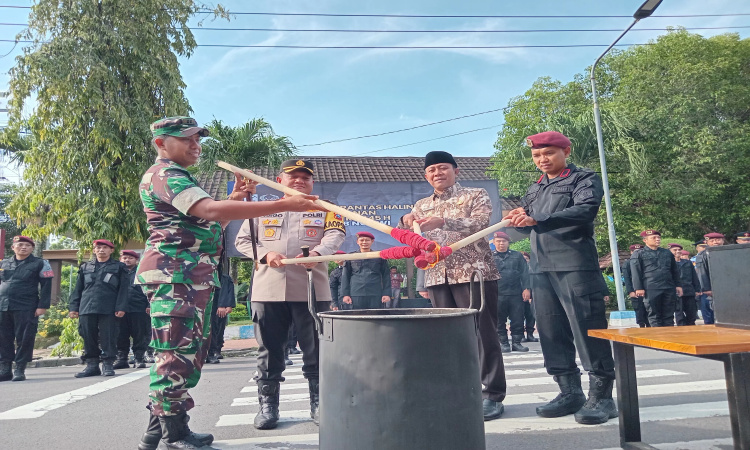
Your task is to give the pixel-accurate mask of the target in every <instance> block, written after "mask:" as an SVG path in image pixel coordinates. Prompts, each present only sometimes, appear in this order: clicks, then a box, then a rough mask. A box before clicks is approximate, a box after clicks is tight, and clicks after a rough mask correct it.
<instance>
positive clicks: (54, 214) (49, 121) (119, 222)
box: [3, 0, 226, 246]
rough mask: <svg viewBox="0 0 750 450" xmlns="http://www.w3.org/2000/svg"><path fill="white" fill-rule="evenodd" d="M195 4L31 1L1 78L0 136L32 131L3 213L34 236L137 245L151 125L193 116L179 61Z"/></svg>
mask: <svg viewBox="0 0 750 450" xmlns="http://www.w3.org/2000/svg"><path fill="white" fill-rule="evenodd" d="M201 8H203V5H201V4H198V3H196V2H194V1H193V0H159V1H156V0H143V1H138V2H101V1H98V2H92V1H84V0H72V1H66V2H59V1H56V0H39V1H36V2H34V5H33V6H32V10H31V13H30V15H29V26H28V28H27V29H26V31H24V32H23V33H21V34H20V35H19V38H21V39H25V40H30V41H33V43H32V44H30V45H29V47H27V48H25V49H24V53H23V55H22V56H19V57H18V58H17V64H16V66H15V67H14V68H12V69H11V71H10V98H11V100H10V102H9V107H10V113H9V125H8V128H7V129H6V135H5V137H4V138H3V142H8V141H12V140H13V139H16V140H17V136H18V135H19V134H20V130H21V129H22V128H28V130H29V131H30V133H31V146H30V148H29V149H28V150H24V152H23V159H24V163H25V165H26V168H25V170H24V181H23V185H22V188H21V190H20V192H19V194H18V195H17V196H16V197H15V198H14V199H13V201H12V202H11V204H10V207H9V208H8V211H9V213H10V215H11V216H12V217H14V218H16V219H18V220H20V221H22V222H26V223H27V224H28V233H29V234H30V235H31V236H34V237H43V236H44V237H46V236H47V235H48V234H53V233H54V234H65V233H70V234H71V235H72V236H74V237H75V239H77V240H80V241H82V242H90V241H91V240H93V239H95V238H101V237H103V236H106V237H107V238H108V239H110V240H111V241H113V242H114V243H115V244H116V245H118V246H122V244H124V243H125V242H126V241H128V240H130V239H141V240H142V239H145V237H146V228H145V217H144V215H143V211H142V206H141V202H140V199H139V196H138V185H139V183H140V178H141V175H142V174H143V172H144V171H145V170H146V168H147V167H148V166H149V165H150V164H151V163H152V161H153V159H154V153H153V152H154V151H153V149H152V148H151V146H150V139H151V134H150V131H149V125H150V124H151V122H153V121H154V120H155V119H156V118H159V117H164V116H172V115H184V114H188V113H190V112H191V109H190V106H189V105H188V101H187V99H186V98H185V95H184V94H183V89H184V88H185V83H184V82H183V80H182V76H181V75H180V71H179V61H178V56H182V57H189V56H190V55H191V54H192V52H193V50H194V48H195V46H196V43H195V39H194V37H193V34H192V32H191V30H190V27H189V26H188V21H189V20H190V18H191V17H192V16H193V15H194V14H195V13H197V12H198V11H199V9H201ZM217 15H222V16H226V12H225V11H224V10H223V8H222V7H217V9H216V10H214V17H215V16H217ZM32 99H33V101H34V104H35V109H34V112H33V113H32V114H31V116H30V117H28V118H24V117H23V116H22V111H23V108H24V106H25V105H28V104H29V103H31V102H32ZM14 136H15V137H16V138H14Z"/></svg>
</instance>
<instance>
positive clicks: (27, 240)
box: [13, 235, 36, 247]
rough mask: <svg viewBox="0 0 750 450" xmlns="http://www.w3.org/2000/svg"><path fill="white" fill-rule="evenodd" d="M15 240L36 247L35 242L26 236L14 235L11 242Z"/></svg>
mask: <svg viewBox="0 0 750 450" xmlns="http://www.w3.org/2000/svg"><path fill="white" fill-rule="evenodd" d="M16 242H28V243H29V244H31V245H32V246H34V247H36V242H34V240H33V239H31V238H30V237H28V236H20V235H19V236H14V237H13V243H14V244H15V243H16Z"/></svg>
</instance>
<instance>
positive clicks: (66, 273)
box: [55, 264, 78, 308]
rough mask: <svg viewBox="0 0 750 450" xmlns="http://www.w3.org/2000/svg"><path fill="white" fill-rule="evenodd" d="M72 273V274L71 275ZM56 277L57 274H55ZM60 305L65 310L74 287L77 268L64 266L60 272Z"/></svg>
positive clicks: (70, 265)
mask: <svg viewBox="0 0 750 450" xmlns="http://www.w3.org/2000/svg"><path fill="white" fill-rule="evenodd" d="M71 272H72V273H71ZM55 276H57V274H55ZM59 276H60V297H59V298H60V304H61V305H63V306H65V307H66V308H67V305H68V299H70V293H71V292H72V290H73V288H74V287H75V285H76V278H77V277H78V266H75V265H72V264H65V265H63V266H62V270H61V271H60V275H59Z"/></svg>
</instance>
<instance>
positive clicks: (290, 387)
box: [240, 380, 310, 394]
mask: <svg viewBox="0 0 750 450" xmlns="http://www.w3.org/2000/svg"><path fill="white" fill-rule="evenodd" d="M250 383H253V384H252V385H251V386H245V387H243V388H242V390H241V391H240V392H242V393H243V394H245V393H250V394H257V393H258V386H257V385H256V384H255V381H253V380H250ZM309 389H310V386H309V385H308V384H307V381H305V382H304V383H292V384H287V383H281V392H288V391H303V390H304V391H307V390H309Z"/></svg>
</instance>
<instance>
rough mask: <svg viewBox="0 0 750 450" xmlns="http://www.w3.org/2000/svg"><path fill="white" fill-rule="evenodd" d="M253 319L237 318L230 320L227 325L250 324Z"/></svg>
mask: <svg viewBox="0 0 750 450" xmlns="http://www.w3.org/2000/svg"><path fill="white" fill-rule="evenodd" d="M252 324H253V321H252V320H251V319H250V318H247V319H237V320H234V319H232V320H230V321H229V324H228V325H231V326H239V325H252Z"/></svg>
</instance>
